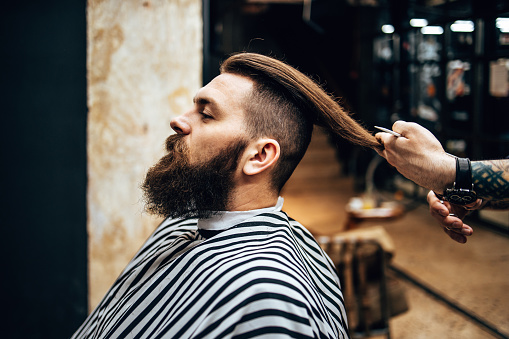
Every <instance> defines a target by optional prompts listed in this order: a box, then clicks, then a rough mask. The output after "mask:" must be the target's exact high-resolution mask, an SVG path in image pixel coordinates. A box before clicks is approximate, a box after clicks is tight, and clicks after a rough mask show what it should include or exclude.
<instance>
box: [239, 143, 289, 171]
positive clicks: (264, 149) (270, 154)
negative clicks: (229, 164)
mask: <svg viewBox="0 0 509 339" xmlns="http://www.w3.org/2000/svg"><path fill="white" fill-rule="evenodd" d="M280 154H281V148H280V146H279V142H277V141H276V140H274V139H268V138H267V139H259V140H257V141H255V142H253V143H251V144H250V145H249V146H248V148H247V159H246V161H245V162H244V166H243V168H242V172H244V174H245V175H255V174H259V173H262V172H263V171H265V170H267V169H269V168H271V167H272V166H274V164H276V162H277V161H278V159H279V156H280Z"/></svg>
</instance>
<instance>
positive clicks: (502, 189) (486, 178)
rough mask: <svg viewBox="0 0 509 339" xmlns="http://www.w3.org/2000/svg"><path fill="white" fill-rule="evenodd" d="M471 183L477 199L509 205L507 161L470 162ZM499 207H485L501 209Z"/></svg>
mask: <svg viewBox="0 0 509 339" xmlns="http://www.w3.org/2000/svg"><path fill="white" fill-rule="evenodd" d="M472 182H473V184H474V190H475V191H476V193H477V196H478V197H479V198H482V199H485V200H490V201H498V202H507V203H509V160H485V161H472ZM499 205H500V204H495V203H493V204H492V203H490V206H486V207H491V208H498V209H502V208H501V207H500V206H499ZM507 207H508V206H507V204H506V205H505V208H507Z"/></svg>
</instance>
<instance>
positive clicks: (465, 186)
mask: <svg viewBox="0 0 509 339" xmlns="http://www.w3.org/2000/svg"><path fill="white" fill-rule="evenodd" d="M435 195H436V196H437V197H439V198H440V199H443V200H446V201H448V202H450V203H451V204H456V205H468V204H471V203H473V202H475V201H476V200H477V194H476V193H475V191H474V184H473V183H472V166H471V165H470V160H469V159H468V158H456V180H455V181H454V185H453V187H452V188H448V189H446V190H445V192H444V195H440V194H437V193H435Z"/></svg>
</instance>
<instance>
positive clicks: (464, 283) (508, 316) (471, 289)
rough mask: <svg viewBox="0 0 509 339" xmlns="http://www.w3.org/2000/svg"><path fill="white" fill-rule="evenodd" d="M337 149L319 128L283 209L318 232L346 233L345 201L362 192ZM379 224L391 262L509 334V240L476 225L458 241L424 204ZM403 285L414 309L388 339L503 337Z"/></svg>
mask: <svg viewBox="0 0 509 339" xmlns="http://www.w3.org/2000/svg"><path fill="white" fill-rule="evenodd" d="M334 152H335V151H334V149H333V148H332V147H331V146H330V145H329V144H328V142H327V137H326V136H325V135H324V134H323V133H322V132H320V131H318V132H317V133H315V135H314V136H313V141H312V144H311V146H310V149H309V150H308V153H307V154H306V157H305V158H304V159H303V161H302V163H301V165H299V167H298V168H297V170H296V172H295V173H294V176H293V177H292V178H291V179H290V181H289V182H288V184H287V186H286V187H285V188H284V190H283V193H282V195H283V197H284V198H285V204H284V210H285V211H286V212H287V213H288V214H289V215H290V216H291V217H293V218H295V219H297V220H298V221H300V222H301V223H302V224H304V225H305V226H306V227H307V228H308V229H309V230H310V231H311V232H313V233H314V234H315V235H317V236H319V235H323V234H334V233H337V232H341V231H344V230H345V225H346V222H347V214H346V212H345V207H346V204H347V203H348V201H349V199H350V198H351V197H353V196H355V195H358V193H355V192H354V190H353V182H352V179H351V178H348V177H342V176H341V174H340V164H339V163H338V162H337V161H336V159H335V156H334ZM373 225H381V226H383V228H384V229H385V230H386V232H387V233H388V234H389V236H390V238H391V239H392V241H393V243H394V247H395V255H394V258H393V260H392V263H393V264H394V265H396V266H397V267H399V268H401V269H402V270H404V271H405V272H407V273H409V274H411V275H412V276H414V277H416V278H418V279H419V280H420V281H422V282H423V283H424V284H425V285H427V286H429V287H431V288H433V289H434V290H436V291H437V292H439V293H440V294H441V295H443V296H446V297H447V298H449V299H450V300H451V301H453V302H454V303H455V304H456V305H458V306H459V307H460V308H462V309H465V310H466V311H467V312H470V313H471V314H473V315H474V316H475V317H476V318H478V319H480V320H481V321H484V323H488V325H491V326H493V327H495V328H496V329H497V330H499V331H501V332H502V333H505V335H506V336H509V292H508V291H509V238H507V237H506V236H503V235H499V234H496V233H493V232H492V231H490V230H488V229H485V228H482V227H480V226H478V225H475V224H472V226H473V227H474V235H473V236H471V237H470V238H469V240H468V242H467V243H466V244H458V243H456V242H454V241H452V240H451V239H449V237H448V236H447V235H446V234H445V233H444V232H443V231H442V229H441V228H440V227H438V226H437V224H436V223H435V221H434V220H433V219H432V218H431V216H429V213H428V209H427V205H426V204H425V201H423V202H422V204H420V205H418V207H417V208H415V209H413V210H411V211H408V212H406V213H405V214H404V215H403V216H401V217H400V218H396V219H393V220H388V221H383V220H382V221H380V220H378V221H369V222H363V223H361V224H359V227H361V228H364V227H366V228H367V227H370V226H373ZM401 282H402V283H403V284H404V286H405V291H406V296H407V299H408V303H409V306H410V308H409V311H407V312H406V313H403V314H401V315H399V316H396V317H394V318H392V319H391V321H390V332H391V338H396V339H399V338H402V339H404V338H412V339H416V338H463V339H465V338H466V339H477V338H498V337H502V338H503V337H504V336H503V335H502V336H500V335H499V336H497V335H494V334H493V333H492V332H490V330H488V329H486V327H483V326H482V325H480V324H479V323H477V322H476V321H474V320H472V319H471V318H469V317H467V316H465V315H463V314H461V313H460V312H458V311H457V310H454V309H453V308H451V307H450V306H448V305H446V304H444V303H443V302H441V301H440V300H438V299H436V298H434V297H432V296H431V295H430V294H429V293H426V292H425V291H424V290H423V289H421V288H418V287H416V285H414V284H412V283H409V282H407V281H405V280H401Z"/></svg>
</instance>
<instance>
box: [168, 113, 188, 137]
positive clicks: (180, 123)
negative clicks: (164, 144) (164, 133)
mask: <svg viewBox="0 0 509 339" xmlns="http://www.w3.org/2000/svg"><path fill="white" fill-rule="evenodd" d="M170 127H171V128H172V129H173V130H174V131H175V132H177V134H189V133H191V126H190V125H189V122H188V121H187V119H186V117H185V115H184V114H183V115H179V116H178V117H176V118H174V119H172V120H171V121H170Z"/></svg>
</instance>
